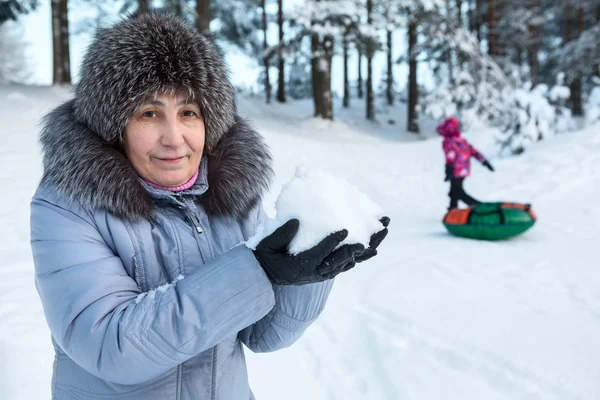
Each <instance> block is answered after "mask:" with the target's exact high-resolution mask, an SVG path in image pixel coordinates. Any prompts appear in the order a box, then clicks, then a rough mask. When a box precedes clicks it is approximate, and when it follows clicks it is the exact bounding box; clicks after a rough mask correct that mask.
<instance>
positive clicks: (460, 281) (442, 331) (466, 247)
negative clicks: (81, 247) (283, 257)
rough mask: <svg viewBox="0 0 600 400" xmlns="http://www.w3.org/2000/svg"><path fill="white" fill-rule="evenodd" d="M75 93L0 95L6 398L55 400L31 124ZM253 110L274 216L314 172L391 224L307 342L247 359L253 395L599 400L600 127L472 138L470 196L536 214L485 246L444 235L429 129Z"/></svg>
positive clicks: (305, 111) (356, 116) (1, 380)
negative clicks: (268, 161)
mask: <svg viewBox="0 0 600 400" xmlns="http://www.w3.org/2000/svg"><path fill="white" fill-rule="evenodd" d="M68 97H69V93H68V91H67V90H64V89H50V88H30V87H29V88H28V87H0V104H1V105H2V106H1V107H0V117H1V120H2V121H3V128H2V130H1V131H0V154H1V157H2V168H1V169H0V184H2V185H3V187H4V189H3V193H4V196H2V197H0V239H1V241H0V259H1V260H2V265H1V267H0V358H1V359H2V362H1V363H0V398H2V399H8V400H17V399H18V400H21V399H44V398H49V385H50V376H51V368H52V349H51V344H50V340H49V332H48V329H47V328H46V325H45V321H44V317H43V312H42V310H41V306H40V304H39V300H38V297H37V294H36V292H35V287H34V285H33V268H32V262H31V256H30V252H29V221H28V219H29V199H30V198H31V195H32V194H33V191H34V190H35V186H36V184H37V182H38V180H39V178H40V174H41V160H40V151H39V146H38V144H37V132H38V130H39V129H38V127H37V124H38V122H39V118H40V117H41V116H42V115H43V113H45V112H46V111H48V110H49V109H50V108H51V107H53V106H54V105H56V104H58V102H60V101H61V100H63V99H66V98H68ZM261 102H262V100H261V99H260V98H250V99H241V100H240V109H241V111H242V112H243V113H244V114H245V115H246V116H247V117H248V118H250V119H251V120H252V121H254V125H255V126H256V127H257V128H259V130H260V131H261V132H262V133H263V134H264V135H265V137H266V138H267V141H268V143H269V145H270V147H271V149H272V151H273V154H274V156H275V166H276V172H277V177H276V181H275V183H274V185H273V187H272V191H271V193H270V194H269V195H268V196H267V198H266V199H265V208H266V209H267V211H268V212H269V213H272V212H273V202H274V200H275V199H276V197H277V194H278V191H279V189H280V188H281V185H283V184H284V183H286V182H287V181H289V179H290V178H291V177H292V175H293V173H294V171H295V167H296V165H297V164H308V165H313V166H315V167H318V168H322V169H325V170H327V171H329V172H330V173H331V174H333V175H335V176H338V177H341V178H344V179H345V180H347V181H348V182H349V183H351V184H353V185H355V186H356V187H358V188H359V189H360V190H361V191H363V192H364V193H366V194H368V196H369V197H370V198H372V199H373V200H374V201H376V202H377V203H378V204H379V205H380V206H381V207H382V208H383V209H384V212H385V213H386V214H387V215H389V216H390V218H391V220H392V222H391V225H390V234H389V236H388V238H387V239H386V240H385V242H384V243H383V244H382V245H381V247H380V255H379V256H377V257H376V258H374V259H373V260H371V261H369V262H368V263H364V264H361V265H359V266H357V267H356V268H354V269H353V270H351V271H350V272H349V273H347V274H345V275H342V276H340V277H338V278H337V281H336V283H335V286H334V290H333V292H332V295H331V298H330V301H329V303H328V305H327V308H326V310H325V312H324V313H323V315H322V317H321V318H320V319H319V320H318V321H317V322H316V323H315V324H314V325H313V326H311V327H310V328H309V330H308V331H307V332H306V334H305V335H304V337H303V338H302V339H301V340H300V341H299V342H297V343H296V344H295V345H293V346H292V347H290V348H288V349H285V350H282V351H280V352H276V353H272V354H252V353H249V352H248V353H247V355H248V363H249V373H250V379H251V385H252V388H253V390H254V392H255V394H256V396H257V398H258V399H260V400H269V399H286V400H295V399H298V400H300V399H302V400H304V399H316V400H318V399H323V400H325V399H327V400H329V399H361V400H362V399H376V400H383V399H393V400H397V399H417V400H426V399H461V400H464V399H486V400H490V399H511V400H515V399H544V400H546V399H560V400H566V399H595V398H597V397H598V396H599V395H600V380H598V376H600V361H599V360H598V357H596V355H597V354H599V353H600V340H599V339H598V338H599V337H600V270H599V268H598V257H599V256H600V253H599V252H598V244H597V240H598V238H599V237H600V211H599V208H598V206H597V203H598V201H599V200H600V171H599V169H598V168H597V166H598V165H600V134H598V133H597V129H589V130H587V131H581V132H576V133H572V134H568V135H563V136H559V137H556V138H553V139H551V140H549V141H548V142H546V143H541V144H538V145H535V146H532V147H531V148H530V149H528V151H527V152H526V153H525V154H523V155H521V156H519V157H512V158H503V159H499V158H497V157H495V153H494V148H493V146H492V140H491V133H490V132H489V131H487V132H485V131H482V132H476V133H472V134H470V135H468V138H469V139H470V140H471V141H472V143H473V144H474V145H475V146H478V147H479V148H480V150H482V151H483V152H484V153H486V154H487V155H488V156H489V157H490V159H491V161H492V163H493V164H494V166H495V167H496V171H497V172H496V173H494V174H492V173H490V172H488V171H487V170H485V169H484V168H481V167H480V166H479V165H474V168H473V176H472V177H471V178H470V179H469V180H467V182H466V188H467V190H469V191H470V192H471V193H472V195H473V196H474V197H477V198H480V199H482V200H510V201H520V202H531V203H532V204H533V207H534V210H535V211H536V213H537V214H538V217H539V221H538V223H537V224H536V225H535V226H534V227H533V228H532V229H531V230H530V231H529V232H527V233H525V234H524V235H522V236H520V237H518V238H515V239H513V240H509V241H504V242H494V243H491V242H477V241H471V240H465V239H459V238H455V237H452V236H449V235H448V234H447V233H446V232H445V230H444V227H443V226H442V224H441V223H440V220H441V218H442V216H443V214H444V212H445V209H446V206H447V202H448V198H447V195H446V193H447V191H448V187H447V184H446V183H444V182H443V156H442V152H441V145H440V142H439V139H438V138H436V137H435V136H434V135H433V129H432V126H431V125H427V129H428V130H427V131H426V132H424V134H423V135H422V137H418V138H417V137H415V136H411V135H409V134H407V133H405V132H404V122H403V118H404V117H403V111H402V110H401V108H398V109H394V110H389V112H388V113H387V114H385V115H382V114H380V115H381V117H380V122H379V123H377V124H374V125H373V124H370V123H367V122H363V121H362V118H363V113H364V104H363V103H362V102H360V103H359V102H358V101H354V105H353V108H352V109H351V110H348V111H340V112H337V114H338V115H339V119H338V120H336V121H334V122H333V123H331V122H323V121H315V120H313V119H312V118H311V116H312V109H311V107H310V106H311V105H310V103H309V102H302V103H290V104H286V105H277V104H274V105H273V106H271V107H269V108H266V107H265V106H263V105H262V104H261ZM338 111H339V110H338ZM388 119H394V120H395V122H396V124H394V125H391V124H389V123H388ZM423 139H428V140H423ZM317 215H318V210H315V216H317ZM326 217H327V216H320V218H326Z"/></svg>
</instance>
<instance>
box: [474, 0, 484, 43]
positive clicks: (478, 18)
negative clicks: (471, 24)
mask: <svg viewBox="0 0 600 400" xmlns="http://www.w3.org/2000/svg"><path fill="white" fill-rule="evenodd" d="M482 1H483V0H475V10H473V15H474V21H475V34H476V35H477V41H479V42H480V43H481V24H482V11H481V7H482V4H481V3H482Z"/></svg>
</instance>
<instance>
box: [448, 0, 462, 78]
mask: <svg viewBox="0 0 600 400" xmlns="http://www.w3.org/2000/svg"><path fill="white" fill-rule="evenodd" d="M457 1H458V0H457ZM446 7H447V8H448V14H450V10H451V9H452V4H451V1H450V0H446ZM458 21H459V22H460V19H459V20H458ZM444 53H445V58H446V63H447V64H448V81H449V82H450V86H454V59H453V54H452V49H451V48H450V47H446V49H445V50H444Z"/></svg>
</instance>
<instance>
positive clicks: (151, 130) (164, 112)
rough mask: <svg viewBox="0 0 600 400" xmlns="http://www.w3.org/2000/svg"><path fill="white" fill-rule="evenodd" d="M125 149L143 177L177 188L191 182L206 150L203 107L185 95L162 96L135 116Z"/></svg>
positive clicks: (144, 105) (126, 130)
mask: <svg viewBox="0 0 600 400" xmlns="http://www.w3.org/2000/svg"><path fill="white" fill-rule="evenodd" d="M123 147H124V150H125V154H126V156H127V158H128V159H129V162H131V164H132V165H133V168H134V169H135V171H136V172H137V173H138V175H139V176H140V177H142V178H143V179H145V180H146V181H149V182H152V183H154V184H156V185H159V186H165V187H175V186H179V185H182V184H184V183H186V182H187V181H189V180H190V178H191V177H192V176H193V175H194V173H195V172H196V171H197V170H198V167H199V166H200V160H201V159H202V150H203V149H204V120H203V119H202V115H201V113H200V107H199V106H198V105H197V104H196V103H194V102H192V101H190V100H189V99H187V98H186V97H185V96H177V95H175V96H171V95H159V96H157V97H156V98H154V99H153V100H149V101H148V102H146V103H145V104H143V105H142V106H141V107H140V108H139V109H138V110H137V111H135V112H134V113H133V115H132V116H131V119H130V121H129V124H128V125H127V127H126V128H125V135H124V143H123Z"/></svg>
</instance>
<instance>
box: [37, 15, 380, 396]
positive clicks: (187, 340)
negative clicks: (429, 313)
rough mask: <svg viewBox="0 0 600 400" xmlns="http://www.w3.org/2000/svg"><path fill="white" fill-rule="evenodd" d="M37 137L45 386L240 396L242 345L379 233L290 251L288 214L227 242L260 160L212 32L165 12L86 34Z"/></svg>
mask: <svg viewBox="0 0 600 400" xmlns="http://www.w3.org/2000/svg"><path fill="white" fill-rule="evenodd" d="M41 143H42V147H43V152H44V175H43V178H42V181H41V183H40V185H39V187H38V190H37V191H36V193H35V195H34V198H33V200H32V203H31V246H32V252H33V257H34V263H35V270H36V287H37V289H38V292H39V295H40V298H41V300H42V304H43V307H44V313H45V316H46V319H47V322H48V326H49V328H50V331H51V333H52V341H53V345H54V349H55V354H56V355H55V360H54V371H53V379H52V396H53V397H52V398H53V399H57V400H62V399H100V398H102V399H108V398H110V399H130V400H132V399H145V400H153V399H161V400H164V399H231V400H238V399H251V398H253V395H252V392H251V390H250V388H249V385H248V377H247V372H246V365H245V361H244V353H243V348H242V343H243V344H245V345H246V346H247V347H248V348H249V349H251V350H252V351H255V352H268V351H274V350H278V349H281V348H283V347H286V346H289V345H291V344H292V343H294V342H295V341H296V340H297V339H298V338H299V337H300V336H301V335H302V333H303V332H304V331H305V330H306V328H307V327H308V326H309V325H310V324H311V323H312V322H314V321H315V319H316V318H317V317H318V316H319V314H320V313H321V311H322V310H323V307H324V306H325V302H326V300H327V297H328V295H329V292H330V290H331V285H332V280H331V279H330V278H333V277H334V276H336V275H337V274H339V273H341V272H344V271H347V270H348V269H350V268H352V267H353V266H354V265H355V263H357V262H361V261H364V260H366V259H368V258H370V257H372V256H374V255H375V254H376V250H375V248H376V247H377V245H378V244H379V243H380V242H381V240H383V238H384V237H385V235H386V234H387V229H384V230H382V231H381V232H379V233H377V234H375V235H374V236H373V238H372V241H371V243H370V246H369V248H367V249H365V248H364V246H362V245H346V246H341V247H339V248H338V249H337V250H334V249H335V248H336V247H337V246H338V244H339V243H340V242H341V241H342V240H344V238H345V237H346V235H347V232H346V231H341V232H336V233H333V234H331V235H330V236H328V237H326V238H324V239H323V241H322V242H321V243H319V244H318V245H317V246H315V247H314V248H312V249H309V250H307V251H306V252H304V253H301V254H299V255H297V256H292V255H290V254H288V252H287V245H288V244H289V243H290V241H291V240H292V239H293V237H294V235H295V233H296V231H297V229H298V224H299V223H298V221H297V220H290V221H288V222H287V223H286V224H284V226H282V227H281V228H280V229H278V230H277V231H275V232H274V233H273V234H272V235H270V236H268V237H266V238H265V239H264V240H263V241H262V242H261V243H259V245H258V246H257V247H256V249H255V250H250V249H249V248H247V247H246V246H245V245H243V242H244V241H245V240H247V239H248V238H249V237H250V236H252V235H253V234H254V232H255V230H256V228H257V226H258V224H260V223H261V222H262V221H263V219H264V218H265V215H264V213H263V211H262V208H261V206H260V200H261V196H262V194H263V193H264V192H265V190H266V189H267V187H268V184H269V181H270V179H271V175H272V169H271V157H270V155H269V153H268V150H267V149H266V147H265V144H264V142H263V140H262V138H261V137H260V136H259V135H258V134H257V133H256V132H255V131H253V130H252V128H251V127H250V126H249V125H248V124H247V122H245V121H244V120H243V119H241V118H240V117H239V116H238V114H237V111H236V106H235V101H234V90H233V88H232V86H231V84H230V82H229V80H228V77H227V73H226V67H225V65H224V63H223V60H222V58H221V56H220V55H219V53H218V52H217V49H216V48H215V46H214V45H213V44H212V43H211V41H210V40H209V39H208V38H207V37H206V36H205V35H203V34H199V33H197V32H196V31H195V30H194V28H192V27H191V26H189V25H187V24H185V23H183V22H182V21H179V20H177V19H175V18H173V17H169V16H166V15H159V14H145V15H138V16H134V17H131V18H129V19H127V20H124V21H121V22H119V23H118V24H116V25H115V26H114V27H112V28H109V29H106V30H104V31H101V32H100V33H99V34H98V35H97V37H96V38H95V40H94V42H93V43H92V45H91V46H90V48H89V50H88V52H87V54H86V56H85V59H84V63H83V65H82V68H81V79H80V82H79V83H78V84H77V86H76V87H75V96H74V99H73V100H71V101H69V102H67V103H65V104H63V105H61V106H59V107H58V108H57V109H55V110H54V111H52V112H51V113H50V114H49V115H47V116H46V118H45V124H44V127H43V130H42V134H41ZM383 222H384V225H387V223H388V222H389V219H386V220H384V221H383Z"/></svg>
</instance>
